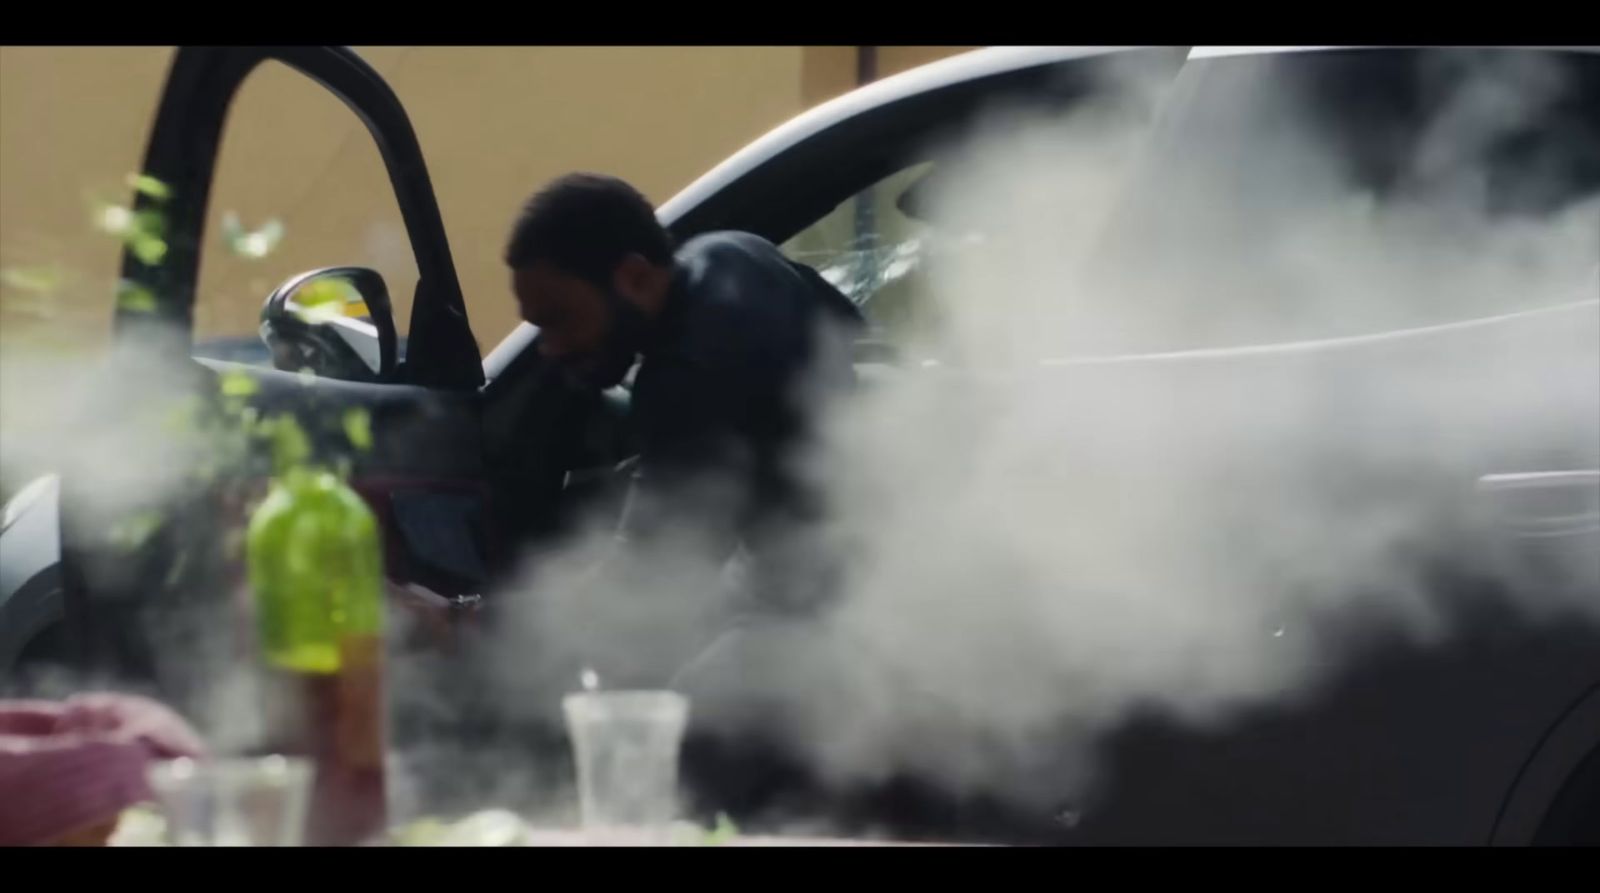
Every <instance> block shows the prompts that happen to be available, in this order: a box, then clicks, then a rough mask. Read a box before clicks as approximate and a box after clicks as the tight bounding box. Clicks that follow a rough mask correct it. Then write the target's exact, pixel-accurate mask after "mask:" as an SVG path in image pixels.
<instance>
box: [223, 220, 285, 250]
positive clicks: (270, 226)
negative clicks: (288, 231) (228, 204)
mask: <svg viewBox="0 0 1600 893" xmlns="http://www.w3.org/2000/svg"><path fill="white" fill-rule="evenodd" d="M283 231H284V230H283V222H282V221H279V220H268V221H267V222H266V223H264V224H262V226H261V228H260V229H258V230H255V231H254V232H252V231H250V230H246V229H245V228H244V224H242V223H240V222H239V216H238V215H237V214H234V213H233V212H231V211H230V212H229V213H227V214H226V215H224V216H223V218H222V238H223V240H224V241H225V242H227V243H228V249H229V250H230V251H232V252H233V253H234V254H236V255H238V256H239V257H243V258H246V259H248V260H260V259H261V258H263V257H266V256H267V255H269V254H271V253H272V252H273V251H274V250H275V249H276V248H277V247H278V243H279V242H282V241H283Z"/></svg>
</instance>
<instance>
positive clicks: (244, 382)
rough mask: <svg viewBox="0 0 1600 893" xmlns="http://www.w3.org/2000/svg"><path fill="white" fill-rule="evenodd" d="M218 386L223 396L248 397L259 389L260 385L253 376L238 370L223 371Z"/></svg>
mask: <svg viewBox="0 0 1600 893" xmlns="http://www.w3.org/2000/svg"><path fill="white" fill-rule="evenodd" d="M220 386H221V388H222V395H223V396H224V397H249V396H251V395H252V394H255V393H256V392H258V391H260V390H261V385H260V384H259V383H258V382H257V381H256V380H255V379H254V378H251V377H250V376H249V374H248V373H245V372H240V371H238V370H234V371H232V372H224V373H223V374H222V379H221V381H220Z"/></svg>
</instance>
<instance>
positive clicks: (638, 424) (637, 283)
mask: <svg viewBox="0 0 1600 893" xmlns="http://www.w3.org/2000/svg"><path fill="white" fill-rule="evenodd" d="M505 260H506V263H507V265H508V266H509V267H510V269H511V273H512V279H511V281H512V290H513V291H514V293H515V295H516V300H517V304H518V306H519V309H520V311H521V314H522V318H523V319H525V320H527V321H528V322H529V323H531V324H533V325H535V326H537V327H538V328H539V335H538V340H537V344H536V349H537V350H538V351H539V352H540V354H542V355H543V356H544V357H545V358H546V359H548V360H550V361H552V362H553V363H554V364H556V365H557V366H558V367H559V368H560V369H562V370H563V371H564V373H565V374H566V375H568V376H569V377H570V378H571V379H572V380H573V381H574V382H575V383H576V384H578V386H580V387H583V388H589V389H596V390H603V389H608V388H611V387H614V386H616V385H618V384H620V383H621V382H622V381H623V380H624V378H625V377H626V376H627V374H628V372H629V371H630V369H632V368H633V367H634V365H635V363H636V362H637V363H638V371H637V374H636V375H635V378H634V383H633V386H632V397H631V409H630V413H631V415H632V421H633V428H634V431H635V433H636V435H637V437H638V443H639V448H640V455H639V461H638V466H637V470H636V472H635V477H634V480H633V482H632V485H631V490H630V494H629V498H628V505H627V508H626V510H625V513H624V519H623V522H622V530H621V533H622V539H624V540H626V541H629V542H633V543H640V542H641V541H649V540H651V539H652V538H654V537H657V536H660V535H662V534H664V533H673V534H681V532H682V531H684V530H692V531H694V532H695V534H696V535H697V536H698V537H699V538H700V542H699V543H698V546H699V547H700V548H703V549H709V550H711V552H712V554H713V555H715V556H718V557H723V556H727V555H730V554H732V552H733V551H734V549H735V548H736V547H738V546H742V547H743V548H744V550H745V551H746V552H747V553H748V554H749V555H750V556H751V558H752V560H753V568H752V570H753V571H754V577H753V579H754V581H755V582H754V587H753V588H754V589H755V590H756V592H755V595H756V597H757V598H758V599H759V600H761V601H764V602H765V603H766V604H768V605H774V604H785V605H788V606H790V607H805V606H807V605H810V604H813V603H814V602H815V600H816V599H818V598H821V597H823V587H825V585H826V583H825V582H824V581H823V580H822V578H821V577H820V576H819V569H818V567H817V561H816V558H817V555H816V553H815V550H810V551H809V552H807V549H806V548H805V547H802V546H797V545H796V544H797V543H802V542H808V541H809V537H810V536H811V532H813V531H814V529H815V527H814V522H815V521H817V520H818V518H819V513H820V508H821V507H820V505H819V497H818V494H817V493H816V492H815V491H814V489H813V488H809V487H807V486H805V485H804V484H803V483H802V482H801V481H800V478H799V476H798V475H797V473H796V471H795V469H794V464H793V463H794V459H795V457H796V453H797V452H798V450H799V449H800V448H802V447H803V446H804V445H805V443H806V441H807V438H808V437H809V436H810V435H811V434H813V433H814V431H815V425H814V424H813V422H814V417H815V410H816V408H817V406H818V405H819V402H820V401H821V400H822V399H824V398H825V397H826V395H827V394H829V393H831V392H835V391H837V390H838V389H839V388H841V387H844V386H847V385H849V384H850V383H851V382H853V381H854V371H853V367H852V365H851V352H850V345H851V340H852V338H853V336H854V333H855V331H856V329H857V328H858V327H859V326H860V324H861V316H860V313H859V311H858V310H857V309H856V307H855V305H854V304H853V303H852V302H851V301H850V300H849V299H848V298H846V297H845V296H844V295H843V294H841V293H840V292H839V291H838V290H837V289H834V288H833V287H832V286H830V285H829V284H828V283H827V282H826V281H825V280H823V279H822V277H821V276H819V275H818V274H817V273H816V272H815V271H814V270H811V269H810V268H809V267H806V266H803V265H800V264H797V263H793V262H791V261H789V260H788V259H787V258H786V257H784V255H783V254H782V253H781V252H780V251H779V250H778V248H777V247H776V246H774V245H773V244H771V243H770V242H768V241H766V240H764V239H762V238H760V237H758V236H755V235H751V234H748V233H734V232H721V233H711V234H707V235H702V236H700V237H698V238H695V239H693V240H691V241H689V242H688V243H687V244H685V245H683V246H682V247H681V248H678V249H677V250H676V251H674V248H673V244H672V238H671V236H670V235H669V234H668V233H667V231H666V230H665V228H663V227H662V226H661V224H660V223H659V221H658V220H657V219H656V215H655V210H654V208H652V207H651V205H650V203H649V201H648V200H646V199H645V198H644V196H642V195H641V194H640V193H639V192H638V191H637V190H635V189H634V188H633V187H631V186H629V185H628V184H627V183H624V182H623V181H621V180H618V179H615V178H611V177H604V176H596V175H591V174H573V175H569V176H566V177H562V178H560V179H558V180H556V181H555V182H553V183H551V184H550V185H548V186H547V187H545V188H544V189H543V190H541V191H540V192H538V193H537V194H536V195H534V196H533V198H532V199H530V200H529V201H528V203H527V205H526V206H525V208H524V209H523V211H522V213H521V215H520V217H519V218H518V219H517V221H516V224H515V226H514V227H513V229H512V233H511V238H510V240H509V244H508V245H507V248H506V254H505ZM802 553H806V554H804V555H803V557H802Z"/></svg>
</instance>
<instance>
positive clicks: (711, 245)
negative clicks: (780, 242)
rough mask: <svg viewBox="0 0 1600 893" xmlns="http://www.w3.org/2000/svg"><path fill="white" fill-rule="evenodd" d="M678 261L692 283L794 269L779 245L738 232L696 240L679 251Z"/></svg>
mask: <svg viewBox="0 0 1600 893" xmlns="http://www.w3.org/2000/svg"><path fill="white" fill-rule="evenodd" d="M677 261H678V267H679V269H681V270H683V271H684V272H685V273H686V274H687V275H688V276H689V277H690V278H691V279H700V278H706V277H714V276H727V275H733V276H737V275H740V274H741V273H744V274H747V275H760V274H761V273H763V272H765V273H768V274H771V273H775V272H780V271H782V272H788V271H789V270H790V269H791V265H790V262H789V259H788V258H787V257H785V256H784V254H783V251H782V250H781V249H780V248H778V246H777V245H774V244H773V243H772V242H769V241H767V240H766V239H764V238H762V237H761V236H758V235H756V234H755V233H746V232H739V231H736V230H720V231H717V232H710V233H702V234H700V235H698V236H695V237H694V238H692V239H690V240H688V241H686V242H684V243H683V245H682V246H680V247H679V248H678V251H677Z"/></svg>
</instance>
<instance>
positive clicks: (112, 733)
mask: <svg viewBox="0 0 1600 893" xmlns="http://www.w3.org/2000/svg"><path fill="white" fill-rule="evenodd" d="M204 751H205V747H204V745H203V744H202V743H201V741H200V738H199V736H198V735H196V734H195V733H194V730H193V729H191V728H190V727H189V725H188V724H187V723H186V722H184V721H183V719H182V718H180V717H179V716H178V715H177V714H176V713H173V712H172V711H171V710H169V709H167V708H166V707H163V706H162V705H160V704H158V703H156V702H154V701H151V700H148V699H146V698H141V697H136V696H132V695H117V694H87V695H79V696H76V697H73V698H70V699H68V700H67V701H65V702H60V703H58V702H53V701H0V846H46V845H55V846H102V845H104V844H105V843H106V842H107V841H108V839H109V837H110V835H111V832H112V831H113V830H114V829H115V828H116V825H117V821H118V819H119V817H120V815H121V813H122V811H123V810H125V809H127V808H129V807H131V806H134V805H136V804H139V803H143V802H146V801H148V800H150V797H151V794H150V787H149V783H148V782H147V780H146V772H147V770H148V769H149V767H150V765H151V764H152V763H153V762H155V761H159V760H172V759H178V758H182V757H198V756H201V755H202V754H203V753H204Z"/></svg>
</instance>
